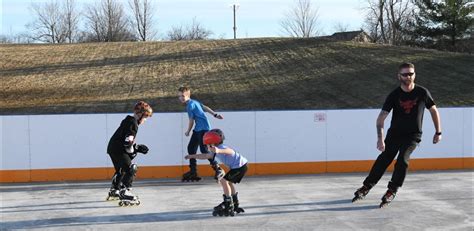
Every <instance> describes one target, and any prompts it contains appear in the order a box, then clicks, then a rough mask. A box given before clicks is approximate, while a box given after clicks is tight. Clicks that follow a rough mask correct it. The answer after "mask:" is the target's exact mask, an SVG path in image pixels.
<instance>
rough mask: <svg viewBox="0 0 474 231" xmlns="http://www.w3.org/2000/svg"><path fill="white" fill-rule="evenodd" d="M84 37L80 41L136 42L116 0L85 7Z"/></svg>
mask: <svg viewBox="0 0 474 231" xmlns="http://www.w3.org/2000/svg"><path fill="white" fill-rule="evenodd" d="M85 17H86V25H87V32H86V35H85V36H84V35H82V37H83V38H82V39H83V40H82V41H96V42H115V41H131V40H136V38H135V36H134V35H133V33H132V32H131V31H130V23H129V20H128V19H127V17H126V15H125V12H124V10H123V5H122V4H121V3H120V2H119V1H118V0H101V1H100V2H99V3H97V2H96V3H95V4H91V5H87V6H86V12H85Z"/></svg>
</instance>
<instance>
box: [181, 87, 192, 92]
mask: <svg viewBox="0 0 474 231" xmlns="http://www.w3.org/2000/svg"><path fill="white" fill-rule="evenodd" d="M178 91H179V92H186V91H191V88H190V87H188V86H181V87H179V88H178Z"/></svg>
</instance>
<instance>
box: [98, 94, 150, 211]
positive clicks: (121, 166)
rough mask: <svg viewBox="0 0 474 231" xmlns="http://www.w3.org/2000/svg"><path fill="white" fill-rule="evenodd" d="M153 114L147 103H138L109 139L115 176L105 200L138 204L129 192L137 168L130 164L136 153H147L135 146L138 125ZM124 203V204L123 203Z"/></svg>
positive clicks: (109, 150)
mask: <svg viewBox="0 0 474 231" xmlns="http://www.w3.org/2000/svg"><path fill="white" fill-rule="evenodd" d="M152 114H153V109H152V108H151V107H150V105H148V104H147V103H145V102H143V101H139V102H138V103H137V104H135V107H134V115H133V116H127V117H125V119H123V120H122V122H121V123H120V127H119V128H117V130H116V131H115V133H114V134H113V135H112V137H111V138H110V141H109V144H108V146H107V153H108V154H109V156H110V158H111V159H112V163H113V164H114V168H115V174H114V176H113V177H112V187H111V188H110V191H109V196H108V197H107V200H114V199H120V200H122V201H121V202H120V203H119V204H120V205H128V204H130V203H131V204H139V203H140V202H139V201H138V197H137V196H135V195H133V194H132V193H131V191H130V189H131V187H132V182H133V178H134V177H135V175H136V173H137V169H138V166H137V165H136V164H133V163H132V160H133V158H135V157H136V155H137V153H138V152H140V153H143V154H147V153H148V147H147V146H146V145H143V144H136V143H135V140H136V136H137V132H138V125H140V124H143V123H144V122H145V121H146V119H147V118H148V117H151V116H152ZM123 201H126V202H123Z"/></svg>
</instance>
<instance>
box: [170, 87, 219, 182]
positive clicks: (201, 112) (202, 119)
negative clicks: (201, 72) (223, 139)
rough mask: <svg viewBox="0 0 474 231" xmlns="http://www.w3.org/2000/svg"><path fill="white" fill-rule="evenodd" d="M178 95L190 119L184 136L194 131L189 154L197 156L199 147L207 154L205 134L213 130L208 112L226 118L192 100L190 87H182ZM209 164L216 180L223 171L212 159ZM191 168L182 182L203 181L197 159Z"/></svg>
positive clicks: (191, 163) (191, 161) (192, 160)
mask: <svg viewBox="0 0 474 231" xmlns="http://www.w3.org/2000/svg"><path fill="white" fill-rule="evenodd" d="M178 95H179V100H180V101H181V103H183V104H185V105H186V111H187V113H188V117H189V124H188V128H187V130H186V132H185V133H184V134H185V135H186V136H189V134H190V133H191V130H193V133H192V135H191V139H190V140H189V144H188V154H190V155H192V154H195V153H196V152H197V149H198V147H199V148H200V151H201V153H207V152H208V150H207V148H206V146H205V145H204V144H203V142H202V138H203V136H204V134H205V133H206V132H208V131H209V130H210V129H211V125H210V124H209V120H208V119H207V117H206V112H208V113H210V114H212V115H213V116H214V117H215V118H217V119H223V118H224V117H222V116H221V115H219V114H217V113H216V112H214V111H213V110H212V109H211V108H209V107H208V106H206V105H203V104H201V103H200V102H199V101H197V100H194V99H191V89H190V88H189V87H185V86H183V87H180V88H179V89H178ZM193 127H194V129H193ZM209 163H210V164H211V166H212V168H213V169H214V171H215V172H216V174H215V177H214V178H215V179H217V177H218V176H219V175H221V174H223V172H222V169H221V168H220V167H219V165H218V164H217V162H216V161H214V160H212V159H209ZM189 168H190V170H189V171H188V172H186V173H184V174H183V178H182V181H186V182H188V181H199V180H201V177H199V176H198V174H197V169H196V160H195V159H191V160H190V161H189Z"/></svg>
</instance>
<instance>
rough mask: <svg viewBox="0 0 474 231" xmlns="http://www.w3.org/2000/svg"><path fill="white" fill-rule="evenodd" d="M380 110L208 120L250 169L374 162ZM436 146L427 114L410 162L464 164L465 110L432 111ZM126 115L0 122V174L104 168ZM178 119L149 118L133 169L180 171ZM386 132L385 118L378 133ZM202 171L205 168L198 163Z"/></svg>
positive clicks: (467, 145) (468, 132)
mask: <svg viewBox="0 0 474 231" xmlns="http://www.w3.org/2000/svg"><path fill="white" fill-rule="evenodd" d="M379 112H380V109H370V110H327V111H258V112H222V113H221V114H222V115H223V116H224V120H217V119H215V118H213V117H212V116H210V115H208V117H209V119H210V122H211V125H212V127H213V128H221V129H222V130H223V131H224V132H225V135H226V144H228V145H229V146H231V147H233V148H235V149H236V150H237V151H239V152H240V153H241V154H242V155H244V156H245V157H247V159H249V161H250V162H251V163H281V162H317V161H343V160H374V159H375V158H376V157H377V155H378V154H379V151H377V150H376V147H375V145H376V130H375V120H376V118H377V116H378V113H379ZM440 114H441V121H442V128H443V140H442V141H441V143H439V144H436V145H434V144H432V136H433V133H434V127H433V122H432V120H431V116H430V113H429V111H428V110H426V111H425V116H424V125H423V129H424V134H423V138H422V139H423V140H422V143H421V145H420V147H419V148H417V150H415V152H414V153H413V156H412V157H413V158H449V157H472V156H473V150H474V142H473V130H474V124H473V120H474V113H473V108H442V109H440ZM126 115H127V114H90V115H81V114H78V115H34V116H0V119H1V120H0V125H1V126H0V129H1V136H0V140H1V142H2V143H1V145H2V146H1V152H0V153H1V169H2V170H14V169H19V170H20V169H50V168H84V167H111V166H112V163H111V161H110V158H109V156H108V155H107V153H106V151H107V143H108V141H109V139H110V137H111V136H112V134H113V133H114V132H115V130H116V129H117V128H118V126H119V125H120V122H121V121H122V119H123V118H125V116H126ZM187 125H188V116H187V114H186V113H155V114H154V115H153V117H152V118H150V119H148V120H147V122H146V123H145V124H143V125H141V126H140V127H139V132H138V136H137V143H143V144H146V145H147V146H149V147H150V153H149V154H148V155H145V156H143V155H141V154H140V156H138V157H137V159H136V162H137V163H138V164H139V165H140V166H176V165H185V166H186V165H188V161H187V160H184V159H183V156H184V155H185V154H186V153H187V144H188V142H189V138H190V137H186V136H184V132H185V130H186V127H187ZM389 126H390V116H389V117H388V118H387V119H386V121H385V130H387V129H388V128H389ZM199 163H200V164H207V160H200V161H199Z"/></svg>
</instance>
